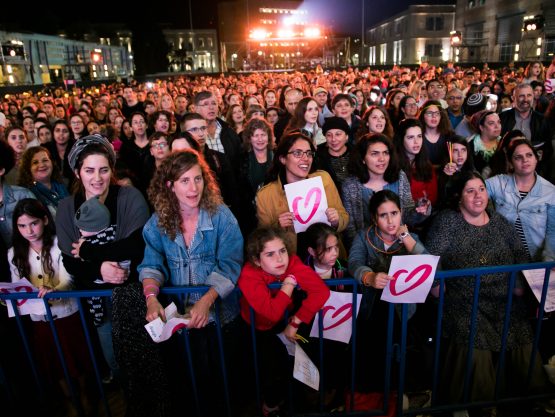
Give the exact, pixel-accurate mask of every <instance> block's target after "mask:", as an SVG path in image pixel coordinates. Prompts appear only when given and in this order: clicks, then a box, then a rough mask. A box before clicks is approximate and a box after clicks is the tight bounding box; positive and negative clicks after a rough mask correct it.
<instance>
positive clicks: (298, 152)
mask: <svg viewBox="0 0 555 417" xmlns="http://www.w3.org/2000/svg"><path fill="white" fill-rule="evenodd" d="M287 154H288V155H293V157H294V158H296V159H301V158H302V157H303V155H304V156H306V157H307V158H308V159H310V158H314V156H315V155H316V152H314V151H301V150H300V149H295V150H294V151H291V152H287Z"/></svg>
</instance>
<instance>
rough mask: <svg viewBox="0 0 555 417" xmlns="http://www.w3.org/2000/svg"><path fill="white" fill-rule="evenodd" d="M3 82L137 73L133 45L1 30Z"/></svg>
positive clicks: (103, 77)
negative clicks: (132, 50) (109, 43)
mask: <svg viewBox="0 0 555 417" xmlns="http://www.w3.org/2000/svg"><path fill="white" fill-rule="evenodd" d="M0 44H1V46H2V48H1V55H0V64H1V65H0V85H4V86H9V85H40V84H49V83H61V82H68V81H69V82H71V81H91V80H117V79H121V78H125V77H129V76H132V75H133V68H134V66H133V61H132V59H133V55H132V53H131V50H130V48H129V45H130V43H129V44H128V45H122V46H114V45H108V44H101V43H95V42H82V41H76V40H71V39H66V38H64V37H61V36H49V35H41V34H36V33H18V32H4V31H0Z"/></svg>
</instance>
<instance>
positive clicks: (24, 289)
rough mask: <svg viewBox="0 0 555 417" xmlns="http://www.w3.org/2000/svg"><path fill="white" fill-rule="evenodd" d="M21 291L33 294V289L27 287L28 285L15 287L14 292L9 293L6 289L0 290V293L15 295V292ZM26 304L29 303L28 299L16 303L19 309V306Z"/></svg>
mask: <svg viewBox="0 0 555 417" xmlns="http://www.w3.org/2000/svg"><path fill="white" fill-rule="evenodd" d="M21 290H23V291H24V292H33V289H32V288H31V287H28V286H26V285H20V286H19V287H15V288H14V289H13V291H11V292H10V291H8V290H7V289H5V288H2V289H0V292H3V293H4V294H10V293H14V292H21ZM26 302H27V299H26V298H24V299H22V300H17V301H16V303H17V306H18V307H19V306H22V305H23V304H25V303H26Z"/></svg>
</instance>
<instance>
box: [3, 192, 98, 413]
mask: <svg viewBox="0 0 555 417" xmlns="http://www.w3.org/2000/svg"><path fill="white" fill-rule="evenodd" d="M8 259H9V263H10V272H11V278H12V281H18V280H19V279H20V278H27V279H28V280H29V281H30V282H31V284H33V285H34V286H35V287H37V288H38V289H39V293H38V296H39V297H40V298H42V297H44V296H45V295H46V294H48V293H51V292H53V291H67V290H70V289H71V286H72V285H71V283H72V277H71V276H70V275H69V273H68V272H67V271H66V269H65V267H64V264H63V262H62V254H61V252H60V249H59V248H58V240H57V238H56V234H55V230H54V222H53V220H52V217H51V215H50V211H49V210H48V209H47V208H46V207H45V206H44V205H43V204H42V203H41V202H40V201H38V200H35V199H32V198H26V199H23V200H20V201H19V202H18V203H17V205H16V206H15V209H14V212H13V247H12V248H10V250H9V252H8ZM48 304H49V306H50V311H51V313H52V318H53V319H54V324H55V326H56V331H57V334H58V337H59V342H60V345H61V348H62V351H63V355H64V359H65V362H66V365H67V369H68V372H69V376H70V377H71V378H72V379H74V380H76V381H77V382H78V385H79V393H80V396H81V401H82V404H83V406H84V407H85V409H88V408H89V407H90V405H91V404H90V401H89V398H88V397H87V386H86V385H87V384H86V382H87V381H86V375H87V374H91V371H92V365H91V362H90V359H89V356H88V354H87V348H86V342H85V338H84V334H83V330H82V328H81V323H80V320H79V314H77V312H78V306H77V300H76V299H74V298H62V299H57V300H53V299H49V301H48ZM31 320H32V327H31V342H32V343H31V345H32V347H33V351H34V358H35V360H36V361H37V363H38V366H39V369H40V371H41V375H42V376H44V377H46V378H48V379H49V380H50V381H52V382H54V381H57V382H58V383H59V385H60V387H61V389H62V392H63V394H64V395H65V396H66V397H69V395H70V391H69V387H68V385H67V381H66V380H65V379H64V372H63V370H62V366H61V363H60V361H59V358H58V353H57V350H56V345H55V344H54V339H53V336H52V331H51V329H50V324H49V323H48V318H47V316H43V315H36V314H31ZM50 381H49V382H50Z"/></svg>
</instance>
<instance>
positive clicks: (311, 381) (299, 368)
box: [293, 343, 320, 391]
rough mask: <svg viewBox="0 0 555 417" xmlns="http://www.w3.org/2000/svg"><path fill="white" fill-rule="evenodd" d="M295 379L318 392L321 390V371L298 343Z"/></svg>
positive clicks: (294, 369)
mask: <svg viewBox="0 0 555 417" xmlns="http://www.w3.org/2000/svg"><path fill="white" fill-rule="evenodd" d="M293 378H295V379H296V380H298V381H301V382H302V383H303V384H306V385H308V386H309V387H310V388H312V389H314V390H316V391H318V389H319V388H320V371H318V368H317V367H316V365H314V362H312V361H311V360H310V358H309V357H308V355H307V354H306V353H305V351H304V350H302V349H301V347H300V346H299V344H298V343H297V344H296V346H295V365H294V367H293Z"/></svg>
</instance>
